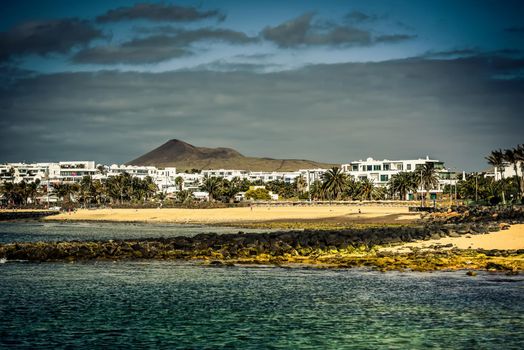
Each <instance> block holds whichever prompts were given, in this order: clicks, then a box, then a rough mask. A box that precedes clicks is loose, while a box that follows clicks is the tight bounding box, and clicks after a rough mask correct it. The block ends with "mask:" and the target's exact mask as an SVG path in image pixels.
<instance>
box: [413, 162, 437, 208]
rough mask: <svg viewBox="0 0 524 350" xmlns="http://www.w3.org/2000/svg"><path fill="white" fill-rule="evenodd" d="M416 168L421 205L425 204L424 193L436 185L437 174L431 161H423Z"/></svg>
mask: <svg viewBox="0 0 524 350" xmlns="http://www.w3.org/2000/svg"><path fill="white" fill-rule="evenodd" d="M417 170H418V171H417V172H416V174H417V176H418V182H419V183H420V191H421V192H422V193H421V195H422V206H425V200H426V194H427V193H428V192H429V191H430V190H432V189H435V188H436V187H437V186H438V176H437V173H436V171H435V167H434V165H433V163H425V164H423V165H422V166H420V167H418V169H417ZM424 191H426V193H424Z"/></svg>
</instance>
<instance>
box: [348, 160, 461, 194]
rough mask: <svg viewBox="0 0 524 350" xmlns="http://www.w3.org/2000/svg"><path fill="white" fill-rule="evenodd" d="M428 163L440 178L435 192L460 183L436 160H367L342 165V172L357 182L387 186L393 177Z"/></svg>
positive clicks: (415, 169) (442, 163)
mask: <svg viewBox="0 0 524 350" xmlns="http://www.w3.org/2000/svg"><path fill="white" fill-rule="evenodd" d="M426 163H432V164H433V166H434V168H435V169H436V171H437V174H438V176H439V186H438V188H436V189H433V190H434V191H435V192H441V191H442V188H443V186H444V185H446V184H452V183H455V182H456V181H458V180H457V179H456V177H455V176H453V174H452V173H450V172H449V171H448V170H447V169H446V168H445V167H444V162H441V161H439V160H436V159H430V158H429V157H426V158H419V159H408V160H388V159H384V160H376V159H373V158H367V159H366V160H359V161H354V162H351V163H347V164H342V165H341V168H342V171H343V172H344V173H346V174H348V175H350V176H352V177H353V178H355V179H356V180H363V179H369V180H371V181H372V182H373V183H374V184H375V185H378V186H386V184H387V183H388V181H389V180H390V179H391V177H392V176H393V175H395V174H398V173H400V172H414V171H417V168H418V167H419V166H422V165H424V164H426Z"/></svg>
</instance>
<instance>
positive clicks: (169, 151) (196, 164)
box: [127, 139, 332, 171]
mask: <svg viewBox="0 0 524 350" xmlns="http://www.w3.org/2000/svg"><path fill="white" fill-rule="evenodd" d="M127 164H130V165H153V166H157V167H166V166H172V167H177V168H178V169H180V170H187V169H193V168H194V169H199V170H202V169H237V170H251V171H277V170H278V171H293V170H298V169H306V168H328V167H331V166H332V164H322V163H317V162H313V161H309V160H286V159H283V160H279V159H270V158H254V157H245V156H243V155H242V154H241V153H239V152H238V151H236V150H234V149H232V148H226V147H217V148H209V147H197V146H193V145H191V144H189V143H187V142H184V141H182V140H178V139H171V140H169V141H167V142H166V143H164V144H163V145H161V146H159V147H157V148H155V149H154V150H152V151H150V152H148V153H146V154H144V155H143V156H140V157H138V158H136V159H134V160H132V161H130V162H128V163H127Z"/></svg>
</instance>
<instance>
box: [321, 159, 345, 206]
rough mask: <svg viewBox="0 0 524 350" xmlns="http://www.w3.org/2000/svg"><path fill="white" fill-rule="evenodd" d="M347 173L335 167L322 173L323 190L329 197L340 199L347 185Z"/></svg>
mask: <svg viewBox="0 0 524 350" xmlns="http://www.w3.org/2000/svg"><path fill="white" fill-rule="evenodd" d="M346 182H347V175H346V174H344V173H343V172H342V170H341V169H340V168H338V167H333V168H331V169H329V170H328V171H326V172H325V173H324V174H323V175H322V190H323V192H324V194H325V195H326V197H327V198H328V199H339V198H340V196H341V195H342V194H343V193H344V191H345V190H346V187H347V184H346Z"/></svg>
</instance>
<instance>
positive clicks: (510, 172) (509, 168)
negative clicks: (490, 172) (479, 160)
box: [494, 162, 522, 181]
mask: <svg viewBox="0 0 524 350" xmlns="http://www.w3.org/2000/svg"><path fill="white" fill-rule="evenodd" d="M521 165H522V164H521V162H518V163H517V172H515V168H514V167H513V164H506V165H505V166H504V168H503V169H502V176H503V177H504V178H505V179H507V178H510V177H513V176H515V175H518V176H522V168H521ZM494 171H495V180H497V181H498V180H500V179H501V178H502V176H501V174H500V168H497V167H495V170H494Z"/></svg>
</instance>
